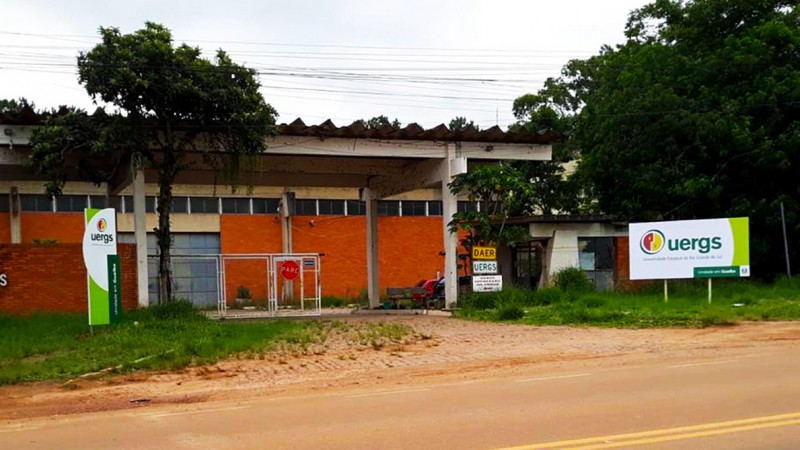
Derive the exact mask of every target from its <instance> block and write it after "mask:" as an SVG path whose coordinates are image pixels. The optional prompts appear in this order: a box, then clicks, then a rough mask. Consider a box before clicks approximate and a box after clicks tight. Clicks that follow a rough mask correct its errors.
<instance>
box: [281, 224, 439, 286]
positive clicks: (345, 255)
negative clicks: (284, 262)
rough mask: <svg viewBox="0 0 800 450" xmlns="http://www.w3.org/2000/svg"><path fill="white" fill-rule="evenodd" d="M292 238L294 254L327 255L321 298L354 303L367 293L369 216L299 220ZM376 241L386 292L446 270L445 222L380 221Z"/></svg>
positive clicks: (324, 262) (293, 230)
mask: <svg viewBox="0 0 800 450" xmlns="http://www.w3.org/2000/svg"><path fill="white" fill-rule="evenodd" d="M312 220H313V221H314V222H313V225H312V224H311V221H312ZM292 233H293V237H294V251H295V252H297V253H324V254H325V256H323V257H322V262H321V265H322V277H321V278H322V292H323V295H335V296H343V297H350V298H354V297H358V296H359V294H360V293H361V291H362V290H365V289H366V288H367V234H366V233H367V231H366V217H364V216H348V217H344V216H297V217H294V218H293V222H292ZM378 239H379V240H378V260H379V264H380V272H379V275H380V279H379V286H380V288H381V289H382V290H384V289H386V288H387V287H393V286H413V285H414V284H415V283H417V282H418V281H419V280H422V279H429V278H434V277H436V273H437V271H438V272H443V270H444V257H443V256H441V255H440V254H439V252H441V251H442V250H443V248H444V244H443V238H442V218H441V217H379V218H378Z"/></svg>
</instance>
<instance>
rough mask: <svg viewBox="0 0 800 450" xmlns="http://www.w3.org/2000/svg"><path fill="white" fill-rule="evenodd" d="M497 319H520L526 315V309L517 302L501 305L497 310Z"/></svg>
mask: <svg viewBox="0 0 800 450" xmlns="http://www.w3.org/2000/svg"><path fill="white" fill-rule="evenodd" d="M495 316H496V317H497V320H503V321H505V320H519V319H522V318H523V317H524V316H525V311H524V310H523V309H522V307H520V306H519V305H516V304H506V305H501V306H500V307H498V308H497V310H496V311H495Z"/></svg>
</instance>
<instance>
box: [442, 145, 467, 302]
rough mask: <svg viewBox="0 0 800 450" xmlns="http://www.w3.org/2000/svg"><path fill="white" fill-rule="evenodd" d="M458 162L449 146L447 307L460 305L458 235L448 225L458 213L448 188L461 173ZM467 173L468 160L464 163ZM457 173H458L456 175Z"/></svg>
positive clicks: (445, 172) (445, 174)
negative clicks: (457, 168) (457, 166)
mask: <svg viewBox="0 0 800 450" xmlns="http://www.w3.org/2000/svg"><path fill="white" fill-rule="evenodd" d="M456 161H457V160H456V159H455V158H454V157H453V151H452V149H451V146H450V145H448V146H447V157H446V158H445V159H443V160H442V169H441V173H442V226H443V227H444V252H445V256H444V279H445V284H444V297H445V307H446V308H449V307H450V305H455V304H458V233H451V232H450V229H449V227H448V226H447V224H448V223H450V221H451V220H452V219H453V214H455V213H456V212H457V207H458V201H457V199H456V196H455V195H453V194H452V193H450V188H449V187H448V186H447V185H448V184H450V181H452V177H453V176H454V175H456V174H457V172H461V170H454V169H455V167H452V166H451V164H453V163H454V162H456ZM463 165H464V168H463V170H464V171H466V160H464V161H463ZM454 172H456V173H454Z"/></svg>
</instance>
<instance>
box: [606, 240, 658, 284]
mask: <svg viewBox="0 0 800 450" xmlns="http://www.w3.org/2000/svg"><path fill="white" fill-rule="evenodd" d="M614 245H615V246H616V262H615V267H614V271H615V273H616V277H617V279H616V288H617V289H621V290H623V291H635V290H638V289H641V288H643V287H644V286H647V285H648V284H650V283H652V282H651V281H640V280H631V279H630V274H631V261H630V247H629V245H630V244H629V241H628V236H619V237H616V238H614Z"/></svg>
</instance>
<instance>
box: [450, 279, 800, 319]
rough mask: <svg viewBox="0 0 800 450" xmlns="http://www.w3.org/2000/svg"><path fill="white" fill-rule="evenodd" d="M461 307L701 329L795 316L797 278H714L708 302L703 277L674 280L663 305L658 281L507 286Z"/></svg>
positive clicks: (501, 315)
mask: <svg viewBox="0 0 800 450" xmlns="http://www.w3.org/2000/svg"><path fill="white" fill-rule="evenodd" d="M461 306H462V308H461V309H460V310H459V311H458V312H457V316H459V317H463V318H467V319H475V320H489V321H514V322H518V323H526V324H533V325H578V326H601V327H620V328H646V327H705V326H710V325H719V324H731V323H736V322H740V321H751V320H798V319H800V278H793V279H782V280H779V281H777V282H775V283H773V284H760V283H755V282H750V281H740V280H732V281H731V280H715V281H714V287H713V300H712V303H711V304H708V293H707V285H706V283H705V281H681V282H675V281H673V282H670V296H669V302H667V303H665V302H664V294H663V285H662V284H660V283H656V284H654V285H652V286H650V287H649V288H647V289H645V290H643V291H642V292H638V293H619V292H609V293H599V292H586V291H562V290H559V289H556V288H550V289H544V290H540V291H536V292H530V291H523V290H519V289H509V290H506V291H503V292H500V293H492V294H472V295H469V296H466V297H465V298H464V299H463V301H462V302H461Z"/></svg>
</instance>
